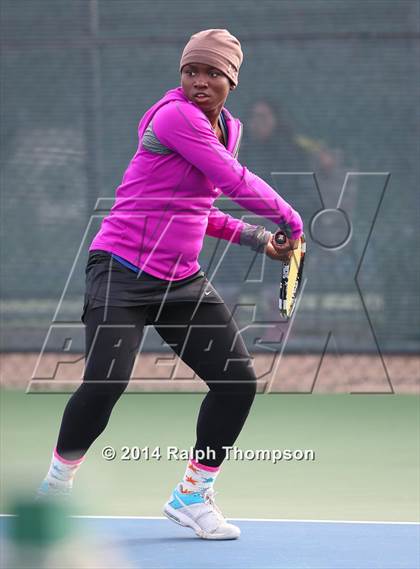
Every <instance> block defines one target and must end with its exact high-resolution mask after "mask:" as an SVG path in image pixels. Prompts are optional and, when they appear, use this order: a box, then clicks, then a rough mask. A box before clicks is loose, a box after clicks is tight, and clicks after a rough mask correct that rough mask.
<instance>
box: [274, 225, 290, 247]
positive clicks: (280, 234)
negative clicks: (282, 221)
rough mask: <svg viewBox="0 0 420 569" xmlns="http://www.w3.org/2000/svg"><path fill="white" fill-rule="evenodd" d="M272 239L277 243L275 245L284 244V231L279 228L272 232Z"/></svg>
mask: <svg viewBox="0 0 420 569" xmlns="http://www.w3.org/2000/svg"><path fill="white" fill-rule="evenodd" d="M274 241H275V242H276V243H277V245H284V244H285V243H286V241H287V235H286V233H285V232H284V231H282V230H281V229H279V230H278V231H276V232H275V234H274Z"/></svg>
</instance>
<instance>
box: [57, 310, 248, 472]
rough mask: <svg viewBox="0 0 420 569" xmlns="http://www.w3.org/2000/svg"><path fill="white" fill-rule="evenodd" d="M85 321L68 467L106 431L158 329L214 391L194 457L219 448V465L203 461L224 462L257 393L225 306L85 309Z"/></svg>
mask: <svg viewBox="0 0 420 569" xmlns="http://www.w3.org/2000/svg"><path fill="white" fill-rule="evenodd" d="M194 310H196V311H195V314H194V315H193V312H194ZM104 318H105V319H104ZM84 322H85V324H86V368H85V374H84V380H83V383H82V384H81V386H80V387H79V388H78V389H77V391H76V392H75V393H74V394H73V395H72V397H71V398H70V399H69V401H68V403H67V406H66V408H65V411H64V415H63V419H62V423H61V428H60V433H59V437H58V442H57V452H58V454H59V455H60V456H62V457H63V458H67V459H69V460H71V459H76V458H79V457H81V456H83V455H84V454H85V453H86V451H87V450H88V448H89V447H90V445H91V444H92V443H93V441H94V440H95V439H96V438H97V437H98V436H99V435H100V434H101V433H102V431H103V430H104V429H105V427H106V425H107V423H108V420H109V417H110V415H111V411H112V409H113V407H114V405H115V403H116V402H117V400H118V399H119V397H120V396H121V395H122V393H123V392H124V390H125V388H126V387H127V385H128V382H129V379H130V375H131V372H132V369H133V365H134V361H135V357H136V354H137V351H138V348H139V345H140V341H141V338H142V335H143V329H144V326H145V324H153V325H154V326H155V328H156V330H157V332H158V333H159V334H160V336H161V337H162V338H163V339H164V340H165V342H166V343H167V344H169V345H170V347H171V348H172V349H173V350H174V351H175V352H176V353H177V354H178V356H179V357H180V358H181V359H182V360H183V361H184V362H185V363H186V364H188V365H189V367H190V368H191V369H192V370H193V371H194V372H195V373H196V374H197V375H198V376H199V377H200V378H201V379H203V380H204V381H205V382H206V383H207V385H208V387H209V391H208V393H207V394H206V396H205V397H204V400H203V402H202V404H201V407H200V412H199V415H198V420H197V431H196V434H197V440H196V444H195V447H194V450H200V451H204V452H206V449H207V448H210V449H214V451H215V455H216V458H211V457H210V456H209V457H207V456H206V458H202V459H201V460H200V462H201V463H202V464H205V465H207V466H219V465H220V464H221V463H222V462H223V460H224V458H225V456H226V454H225V451H224V450H223V448H222V447H226V446H231V445H233V444H234V442H235V440H236V439H237V437H238V435H239V433H240V432H241V429H242V427H243V425H244V423H245V420H246V418H247V416H248V413H249V409H250V407H251V405H252V402H253V400H254V397H255V392H256V376H255V372H254V369H253V367H252V366H251V358H250V355H249V353H248V350H247V348H246V346H245V344H244V341H243V339H242V337H241V335H240V333H239V330H238V326H237V324H236V322H235V320H234V319H233V317H232V314H231V312H230V311H229V309H228V308H227V306H226V305H225V304H211V303H202V304H201V305H200V306H199V307H198V309H197V306H196V303H193V302H179V303H167V304H166V305H165V306H164V308H163V310H162V311H161V312H160V314H159V305H148V306H134V307H127V308H126V307H107V308H103V307H101V308H88V310H87V312H86V314H85V318H84ZM140 357H141V356H140ZM210 454H211V453H210Z"/></svg>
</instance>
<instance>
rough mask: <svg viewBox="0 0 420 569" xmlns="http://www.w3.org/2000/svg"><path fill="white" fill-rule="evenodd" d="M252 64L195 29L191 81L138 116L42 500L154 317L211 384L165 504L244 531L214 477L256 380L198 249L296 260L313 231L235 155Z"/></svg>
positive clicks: (102, 240)
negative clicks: (233, 101) (221, 501)
mask: <svg viewBox="0 0 420 569" xmlns="http://www.w3.org/2000/svg"><path fill="white" fill-rule="evenodd" d="M242 60H243V55H242V51H241V45H240V42H239V41H238V39H237V38H235V37H234V36H232V35H231V34H230V33H229V32H228V31H227V30H225V29H209V30H204V31H201V32H199V33H197V34H194V35H193V36H191V38H190V40H189V42H188V43H187V45H186V46H185V48H184V50H183V53H182V57H181V61H180V67H179V70H180V73H181V86H179V87H177V88H174V89H171V90H169V91H168V92H167V93H166V94H165V95H164V97H163V98H161V99H160V100H159V101H158V102H157V103H155V104H154V105H153V106H152V107H151V108H150V109H149V110H148V111H147V112H146V113H145V114H144V116H143V117H142V119H141V121H140V124H139V128H138V135H139V145H138V149H137V151H136V153H135V155H134V157H133V158H132V160H131V162H130V163H129V165H128V168H127V170H126V172H125V174H124V176H123V179H122V183H121V185H120V186H119V187H118V189H117V191H116V199H115V203H114V205H113V207H112V209H111V211H110V213H109V215H108V216H107V217H105V219H104V220H103V222H102V225H101V227H100V230H99V232H98V233H97V235H96V236H95V238H94V239H93V241H92V243H91V245H90V249H89V258H88V263H87V267H86V295H85V304H84V309H83V314H82V317H81V319H82V321H83V322H84V324H85V327H86V366H85V372H84V378H83V382H82V384H81V386H80V387H79V388H78V389H77V390H76V392H75V393H74V394H73V395H72V396H71V397H70V399H69V401H68V403H67V406H66V408H65V411H64V414H63V418H62V423H61V428H60V431H59V435H58V441H57V444H56V447H55V449H54V451H53V456H52V461H51V465H50V468H49V471H48V473H47V476H46V478H45V479H44V481H43V483H42V484H41V486H40V488H39V490H38V493H39V496H41V497H44V496H52V495H57V494H67V493H69V492H70V490H71V488H72V484H73V479H74V476H75V474H76V472H77V470H78V469H79V468H80V466H81V464H82V462H83V461H84V460H85V456H86V453H87V451H88V449H89V447H90V446H91V445H92V443H93V442H94V441H95V439H96V438H97V437H98V436H99V435H100V434H101V433H102V432H103V430H104V429H105V427H106V425H107V423H108V420H109V418H110V415H111V412H112V409H113V407H114V405H115V404H116V402H117V401H118V399H119V397H120V396H121V395H122V393H123V392H124V390H125V388H126V386H127V384H128V381H129V378H130V375H131V372H132V368H133V365H134V361H135V357H136V353H137V352H138V349H139V345H140V342H141V339H142V335H143V329H144V326H145V325H147V324H151V325H153V326H155V328H156V330H157V332H158V333H159V334H160V336H161V337H162V338H163V340H164V341H165V342H166V343H167V344H169V345H170V346H171V348H172V349H173V350H174V351H175V352H176V353H177V354H178V356H179V357H180V358H181V359H182V360H183V361H184V362H185V363H186V364H188V366H190V368H191V369H192V370H194V372H195V373H196V374H197V375H198V376H199V377H200V378H201V379H202V380H204V381H205V382H206V384H207V386H208V388H209V391H208V392H207V394H206V396H205V397H204V399H203V402H202V404H201V407H200V410H199V413H198V419H197V426H196V442H195V446H194V447H193V448H194V452H193V453H192V455H191V459H190V460H189V461H188V464H187V465H186V471H185V475H184V477H183V479H182V480H181V481H180V482H179V483H178V484H177V485H176V487H175V488H174V490H173V493H172V495H171V496H170V498H169V500H168V502H167V503H166V504H165V506H164V513H165V514H166V516H168V517H169V518H170V519H171V520H173V521H175V522H177V523H180V524H181V525H184V526H188V527H190V528H192V529H193V530H194V531H195V532H196V534H197V535H198V536H199V537H201V538H204V539H235V538H238V537H239V534H240V531H239V528H238V527H236V526H235V525H233V524H230V523H227V522H226V520H225V519H224V517H223V515H222V514H221V512H220V510H219V508H218V507H217V506H216V504H215V501H214V491H213V485H214V482H215V480H216V478H217V476H218V474H219V471H220V466H221V464H222V462H223V460H224V459H225V458H226V456H225V454H226V453H225V451H224V450H223V447H227V446H231V445H233V444H234V442H235V441H236V439H237V437H238V435H239V433H240V432H241V429H242V427H243V425H244V423H245V420H246V418H247V416H248V413H249V410H250V407H251V405H252V402H253V400H254V397H255V392H256V376H255V372H254V369H253V367H252V366H251V365H250V363H251V360H250V355H249V353H248V350H247V348H246V346H245V343H244V341H243V339H242V337H241V335H240V333H239V330H238V326H237V324H236V322H235V321H234V319H233V317H232V314H231V312H230V311H229V309H228V308H227V306H226V305H225V303H224V301H223V298H222V297H221V296H220V295H219V293H218V292H217V290H216V289H215V288H214V287H213V286H212V284H211V283H210V282H209V281H208V280H207V277H206V275H205V273H204V271H203V270H202V269H201V268H200V265H199V263H198V256H199V254H200V251H201V248H202V246H203V240H204V237H205V235H209V236H211V237H215V238H218V239H225V240H227V241H230V242H231V243H234V244H236V245H239V246H245V247H250V248H251V249H253V250H254V251H258V252H259V253H264V254H266V255H268V256H269V257H270V258H271V259H274V260H282V261H285V260H288V259H289V258H290V256H291V250H292V249H293V248H295V247H296V244H297V240H298V238H299V237H300V235H301V233H302V220H301V218H300V216H299V214H298V213H297V212H296V211H295V210H294V209H293V208H292V207H291V206H290V205H289V204H288V203H287V202H286V201H285V200H283V199H282V198H281V197H280V196H279V195H278V193H277V192H276V191H275V190H274V189H273V188H271V187H270V186H269V185H268V184H267V183H266V182H265V181H264V180H262V179H261V178H259V177H258V176H256V175H255V174H253V173H252V172H250V171H249V170H248V169H247V168H246V167H244V166H242V165H241V164H240V163H239V162H238V160H237V155H238V150H239V145H240V142H241V136H242V124H241V122H240V121H239V120H238V119H236V118H234V117H233V116H232V115H231V113H230V112H229V111H228V110H227V109H226V107H225V106H224V104H225V101H226V99H227V97H228V95H229V93H230V91H233V90H234V89H236V87H237V85H238V71H239V68H240V66H241V63H242ZM221 194H224V195H226V196H229V197H230V198H231V199H232V200H233V201H235V202H236V203H238V204H239V205H240V206H242V207H244V208H246V209H248V210H249V211H251V212H253V213H255V214H257V215H260V216H263V217H264V218H266V219H269V220H271V221H272V222H274V223H275V224H276V225H277V226H278V227H279V228H281V229H282V230H283V231H284V232H285V233H286V234H287V236H288V240H287V241H286V243H285V244H284V245H281V246H280V245H277V244H276V243H274V242H273V234H272V233H271V232H270V231H267V230H266V229H265V227H264V226H262V225H257V226H256V225H251V224H248V223H245V222H243V221H242V220H239V219H236V218H234V217H231V216H229V215H227V214H225V213H223V212H221V211H220V210H218V209H217V207H215V206H214V205H213V203H214V201H215V200H216V199H217V197H218V196H220V195H221ZM203 455H204V456H205V458H202V456H203ZM198 457H199V458H198Z"/></svg>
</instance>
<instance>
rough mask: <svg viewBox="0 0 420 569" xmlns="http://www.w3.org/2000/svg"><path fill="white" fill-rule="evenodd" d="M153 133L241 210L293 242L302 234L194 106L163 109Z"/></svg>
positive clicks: (286, 208)
mask: <svg viewBox="0 0 420 569" xmlns="http://www.w3.org/2000/svg"><path fill="white" fill-rule="evenodd" d="M153 130H154V132H155V134H156V136H157V138H158V139H159V140H160V142H161V143H162V144H164V145H165V146H167V147H168V148H170V149H172V150H173V151H175V152H177V153H178V154H180V155H181V156H182V157H183V158H185V160H187V161H188V162H190V163H191V164H192V165H193V166H195V167H196V168H198V169H199V170H200V171H201V172H203V174H205V175H206V176H207V177H208V178H209V179H210V180H211V182H212V183H213V184H214V185H215V186H217V187H218V188H220V190H221V191H222V193H223V194H224V195H226V196H228V197H229V198H231V199H232V200H233V201H235V202H236V203H237V204H239V205H240V206H241V207H243V208H245V209H247V210H249V211H251V212H253V213H255V214H257V215H261V216H262V217H265V218H266V219H269V220H271V221H273V222H274V223H276V224H277V225H278V226H279V227H280V228H281V229H283V230H284V231H285V232H286V233H287V235H288V236H289V237H291V238H293V239H297V238H298V237H299V236H300V235H301V234H302V227H303V224H302V219H301V217H300V215H299V214H298V213H297V212H296V211H295V210H294V209H293V208H292V206H291V205H290V204H288V203H287V202H286V201H285V200H284V199H283V198H282V197H281V196H279V195H278V193H277V192H276V191H275V190H274V189H273V188H272V187H271V186H269V185H268V184H267V183H266V182H264V180H262V179H261V178H259V177H258V176H257V175H256V174H254V173H252V172H250V171H249V170H248V169H247V168H246V167H245V166H242V165H241V164H240V163H239V162H238V160H236V158H234V157H233V156H232V155H231V154H230V152H228V151H227V149H226V148H225V147H224V146H223V144H221V143H220V142H219V140H218V139H217V136H216V135H215V133H214V132H213V130H212V128H211V125H210V121H209V120H208V119H207V117H206V116H205V114H204V113H203V112H202V111H201V110H200V109H199V108H198V107H197V106H196V105H195V104H194V103H193V102H187V101H173V102H171V103H168V104H167V105H165V106H163V107H162V108H161V109H159V110H158V111H157V112H156V114H155V115H154V117H153Z"/></svg>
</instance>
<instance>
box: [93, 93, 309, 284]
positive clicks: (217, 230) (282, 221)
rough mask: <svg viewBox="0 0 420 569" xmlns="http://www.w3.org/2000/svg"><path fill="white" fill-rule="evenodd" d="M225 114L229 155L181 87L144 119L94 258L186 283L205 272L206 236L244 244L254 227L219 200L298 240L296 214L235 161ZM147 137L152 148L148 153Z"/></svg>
mask: <svg viewBox="0 0 420 569" xmlns="http://www.w3.org/2000/svg"><path fill="white" fill-rule="evenodd" d="M222 112H223V116H224V118H225V121H226V126H227V130H228V146H227V148H225V146H223V144H221V143H220V142H219V140H218V138H217V136H216V134H215V133H214V131H213V129H212V127H211V124H210V121H209V120H208V118H207V117H206V115H205V114H204V113H203V111H202V110H201V109H200V107H199V106H198V105H197V104H196V103H194V102H193V101H190V100H189V99H188V98H187V97H186V96H185V95H184V92H183V90H182V88H181V87H177V88H175V89H171V90H169V91H167V93H166V94H165V96H164V97H163V98H162V99H160V100H159V101H158V102H157V103H155V104H154V105H153V106H152V107H151V108H150V109H149V110H148V111H147V112H146V113H145V114H144V115H143V117H142V119H141V121H140V124H139V128H138V136H139V145H138V149H137V151H136V153H135V155H134V157H133V158H132V160H131V162H130V164H129V165H128V168H127V170H126V171H125V174H124V176H123V179H122V182H121V184H120V186H119V187H118V188H117V191H116V199H115V203H114V205H113V207H112V209H111V211H110V213H109V214H108V215H107V216H106V217H105V218H104V220H103V221H102V225H101V228H100V230H99V232H98V233H97V234H96V236H95V238H94V239H93V241H92V243H91V246H90V248H89V250H94V249H102V250H105V251H108V252H110V253H114V254H115V255H119V256H120V257H123V258H124V259H126V260H127V261H129V262H130V263H132V264H133V265H135V266H136V267H139V268H141V269H143V270H144V271H145V272H146V273H149V274H150V275H153V276H155V277H158V278H160V279H166V280H180V279H184V278H186V277H188V276H190V275H192V274H193V273H195V272H197V271H198V270H199V269H200V265H199V263H198V256H199V254H200V251H201V249H202V246H203V240H204V236H205V235H210V236H211V237H217V238H221V239H226V240H228V241H232V242H234V243H238V244H239V243H240V235H241V231H242V230H243V229H244V227H246V226H248V227H249V224H247V223H245V222H243V221H241V220H240V219H236V218H234V217H232V216H230V215H228V214H225V213H223V212H221V211H220V210H219V209H217V208H216V207H215V206H214V205H213V202H214V201H215V200H216V199H217V198H218V197H219V196H220V195H221V194H222V193H223V194H224V195H225V196H228V197H229V198H231V199H232V200H233V201H235V202H236V203H238V204H239V205H240V206H241V207H243V208H245V209H247V210H249V211H251V212H253V213H255V214H257V215H261V216H262V217H265V218H266V219H270V220H271V221H273V222H274V223H276V224H277V225H278V226H279V227H281V228H283V229H284V230H285V231H286V232H287V233H288V235H289V236H290V237H292V238H295V239H296V238H298V237H299V236H300V235H301V233H302V220H301V218H300V216H299V214H298V213H297V212H296V211H295V210H294V209H293V208H292V207H291V206H290V205H289V204H288V203H287V202H286V201H285V200H283V199H282V198H281V197H280V196H279V195H278V193H277V192H276V191H275V190H274V189H273V188H271V186H269V185H268V184H267V183H266V182H264V180H262V179H261V178H259V177H258V176H256V175H255V174H253V173H252V172H250V171H249V170H248V169H247V168H246V167H245V166H242V165H241V164H240V163H239V162H238V160H237V159H236V157H237V154H238V150H239V145H240V141H241V136H242V123H241V122H240V121H239V120H238V119H235V118H234V117H233V116H232V115H231V114H230V112H229V111H228V110H227V109H226V108H225V107H224V108H223V110H222ZM147 127H149V129H148V128H147ZM146 129H147V132H146ZM145 133H146V136H145ZM144 136H145V140H146V137H147V136H148V137H149V138H148V140H149V141H150V140H152V143H149V144H147V145H146V144H145V143H144V140H143V137H144ZM146 146H147V148H146Z"/></svg>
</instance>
